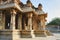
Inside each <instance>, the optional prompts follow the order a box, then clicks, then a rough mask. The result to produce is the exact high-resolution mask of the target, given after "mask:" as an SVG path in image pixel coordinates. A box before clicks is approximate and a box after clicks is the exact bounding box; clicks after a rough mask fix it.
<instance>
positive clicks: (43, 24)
mask: <svg viewBox="0 0 60 40" xmlns="http://www.w3.org/2000/svg"><path fill="white" fill-rule="evenodd" d="M40 21H41V28H42V30H45V18H44V16H41V20H40Z"/></svg>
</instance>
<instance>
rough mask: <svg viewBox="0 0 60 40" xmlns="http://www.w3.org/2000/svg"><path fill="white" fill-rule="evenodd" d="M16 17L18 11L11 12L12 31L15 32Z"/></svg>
mask: <svg viewBox="0 0 60 40" xmlns="http://www.w3.org/2000/svg"><path fill="white" fill-rule="evenodd" d="M15 16H16V11H15V10H11V26H10V27H11V29H12V30H15Z"/></svg>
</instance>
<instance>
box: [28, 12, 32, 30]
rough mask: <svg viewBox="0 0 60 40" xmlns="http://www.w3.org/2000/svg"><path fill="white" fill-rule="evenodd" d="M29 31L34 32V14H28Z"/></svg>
mask: <svg viewBox="0 0 60 40" xmlns="http://www.w3.org/2000/svg"><path fill="white" fill-rule="evenodd" d="M28 30H32V13H30V14H28Z"/></svg>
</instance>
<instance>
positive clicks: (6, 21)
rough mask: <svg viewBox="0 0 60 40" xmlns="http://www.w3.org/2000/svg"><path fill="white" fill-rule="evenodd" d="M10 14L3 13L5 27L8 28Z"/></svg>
mask: <svg viewBox="0 0 60 40" xmlns="http://www.w3.org/2000/svg"><path fill="white" fill-rule="evenodd" d="M10 21H11V14H9V13H6V14H5V29H10Z"/></svg>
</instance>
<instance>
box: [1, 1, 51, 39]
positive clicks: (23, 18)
mask: <svg viewBox="0 0 60 40" xmlns="http://www.w3.org/2000/svg"><path fill="white" fill-rule="evenodd" d="M46 17H47V13H45V12H44V11H43V10H42V4H39V5H38V7H37V8H36V7H34V5H33V4H32V3H31V1H30V0H27V2H26V4H23V3H22V2H21V1H20V0H0V40H21V38H22V39H23V38H31V39H32V38H36V37H46V36H49V35H50V33H49V31H48V30H46V26H45V22H46V21H47V20H46Z"/></svg>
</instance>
